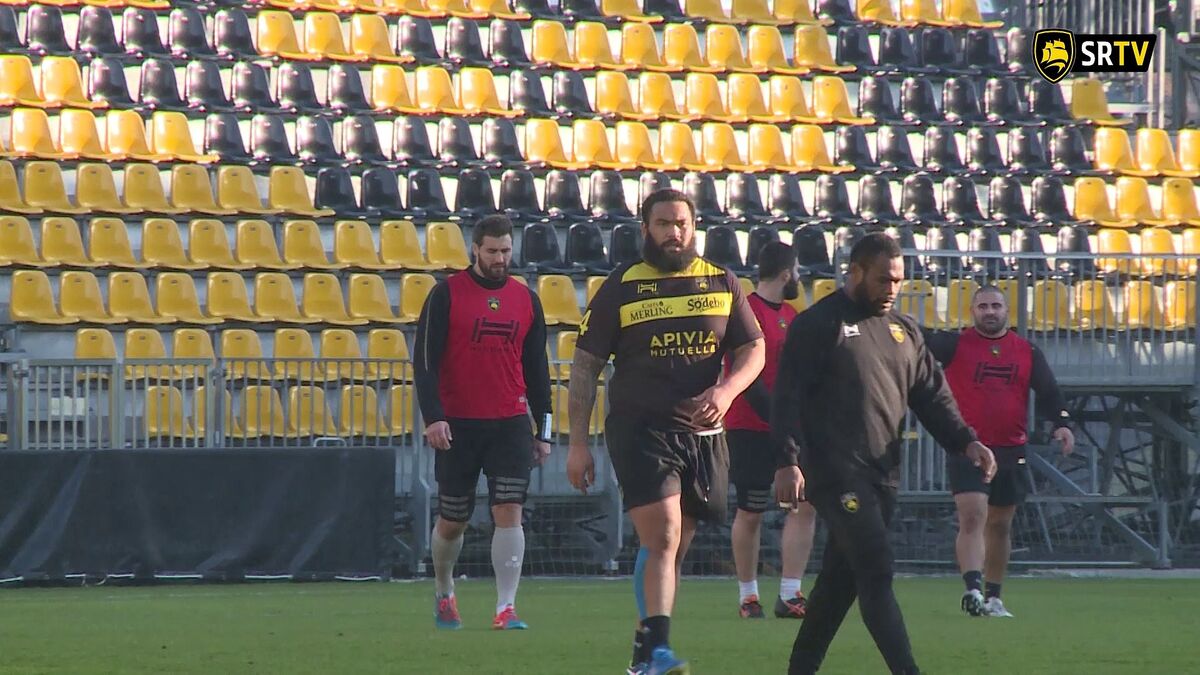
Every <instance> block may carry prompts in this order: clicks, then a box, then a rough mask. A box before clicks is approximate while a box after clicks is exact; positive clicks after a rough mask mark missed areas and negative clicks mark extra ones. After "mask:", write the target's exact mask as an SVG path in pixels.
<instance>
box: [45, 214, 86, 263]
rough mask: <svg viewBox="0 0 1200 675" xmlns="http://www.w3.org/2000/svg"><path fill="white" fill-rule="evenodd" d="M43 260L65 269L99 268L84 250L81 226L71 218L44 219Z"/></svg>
mask: <svg viewBox="0 0 1200 675" xmlns="http://www.w3.org/2000/svg"><path fill="white" fill-rule="evenodd" d="M42 260H43V261H45V262H46V263H49V264H51V265H62V266H65V267H97V266H98V265H99V263H96V262H94V261H92V260H91V259H90V258H88V254H87V251H85V250H84V248H83V237H82V236H81V235H80V234H79V225H78V224H77V223H76V222H75V221H74V220H73V219H71V218H43V219H42Z"/></svg>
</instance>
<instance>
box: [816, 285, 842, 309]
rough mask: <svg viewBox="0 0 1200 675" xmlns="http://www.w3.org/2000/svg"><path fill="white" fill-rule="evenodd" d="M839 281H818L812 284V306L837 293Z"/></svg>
mask: <svg viewBox="0 0 1200 675" xmlns="http://www.w3.org/2000/svg"><path fill="white" fill-rule="evenodd" d="M837 289H838V286H837V281H836V280H834V279H816V280H814V281H813V284H812V304H814V305H815V304H817V303H818V302H820V301H821V300H824V299H825V298H826V297H828V296H830V295H833V294H834V293H835V292H837Z"/></svg>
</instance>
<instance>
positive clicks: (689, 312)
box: [621, 291, 733, 328]
mask: <svg viewBox="0 0 1200 675" xmlns="http://www.w3.org/2000/svg"><path fill="white" fill-rule="evenodd" d="M732 307H733V294H732V293H729V292H728V291H725V292H719V293H701V294H698V295H681V296H677V297H673V298H646V299H645V300H635V301H633V302H627V303H625V304H624V305H621V328H628V327H629V326H635V325H637V324H639V323H645V322H647V321H657V320H659V319H678V318H683V317H695V316H728V315H729V311H730V309H731V308H732Z"/></svg>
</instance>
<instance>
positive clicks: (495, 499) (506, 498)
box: [488, 476, 529, 504]
mask: <svg viewBox="0 0 1200 675" xmlns="http://www.w3.org/2000/svg"><path fill="white" fill-rule="evenodd" d="M528 491H529V480H528V479H526V478H507V477H505V476H497V477H496V478H489V479H488V498H489V499H490V500H491V503H492V504H524V503H525V494H526V493H527V492H528Z"/></svg>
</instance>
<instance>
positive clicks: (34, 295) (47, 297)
mask: <svg viewBox="0 0 1200 675" xmlns="http://www.w3.org/2000/svg"><path fill="white" fill-rule="evenodd" d="M11 288H12V290H11V293H12V297H11V298H10V300H9V303H10V304H9V308H8V315H9V318H10V319H12V320H13V321H15V322H18V323H21V322H24V323H42V324H59V325H61V324H68V323H78V322H79V319H76V318H75V317H73V316H63V314H62V313H61V312H59V310H58V306H57V305H56V304H55V303H54V291H53V290H52V289H51V288H50V279H49V278H48V277H47V276H46V273H45V272H42V271H40V270H18V271H17V272H14V273H13V276H12V287H11Z"/></svg>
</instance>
